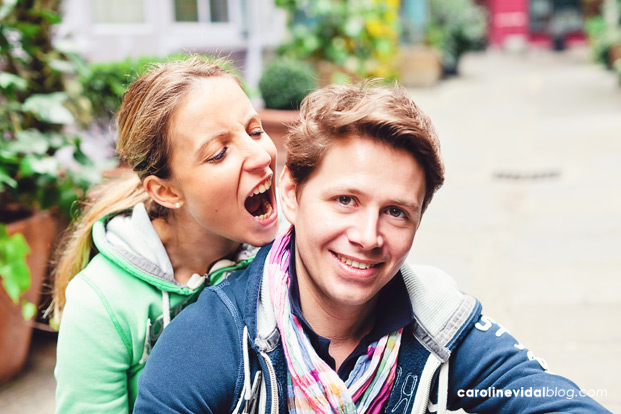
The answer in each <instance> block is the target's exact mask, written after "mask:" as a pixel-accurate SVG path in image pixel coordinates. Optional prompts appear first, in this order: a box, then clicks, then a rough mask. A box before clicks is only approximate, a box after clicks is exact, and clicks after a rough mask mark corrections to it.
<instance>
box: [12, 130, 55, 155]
mask: <svg viewBox="0 0 621 414" xmlns="http://www.w3.org/2000/svg"><path fill="white" fill-rule="evenodd" d="M16 137H17V140H15V141H13V142H12V143H11V147H10V148H11V150H12V151H15V152H20V153H23V154H37V155H44V154H45V153H46V152H47V150H48V149H49V148H50V144H49V142H48V139H47V136H46V135H45V134H44V133H42V132H40V131H37V130H36V129H28V130H26V131H19V132H18V133H17V134H16Z"/></svg>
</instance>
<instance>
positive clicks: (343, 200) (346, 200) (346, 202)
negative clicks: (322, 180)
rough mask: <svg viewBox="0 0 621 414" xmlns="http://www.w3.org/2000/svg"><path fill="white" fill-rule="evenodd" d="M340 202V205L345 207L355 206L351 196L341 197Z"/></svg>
mask: <svg viewBox="0 0 621 414" xmlns="http://www.w3.org/2000/svg"><path fill="white" fill-rule="evenodd" d="M338 202H339V204H342V205H344V206H349V205H351V204H353V202H354V199H353V198H351V197H349V196H339V198H338Z"/></svg>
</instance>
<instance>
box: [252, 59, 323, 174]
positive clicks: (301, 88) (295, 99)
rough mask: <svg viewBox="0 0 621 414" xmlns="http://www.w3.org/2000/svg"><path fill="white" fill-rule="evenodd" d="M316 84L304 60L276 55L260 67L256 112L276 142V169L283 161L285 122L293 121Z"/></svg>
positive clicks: (287, 123) (280, 166)
mask: <svg viewBox="0 0 621 414" xmlns="http://www.w3.org/2000/svg"><path fill="white" fill-rule="evenodd" d="M316 87H317V76H316V73H315V72H314V70H313V68H312V67H311V66H310V65H308V64H306V63H304V62H300V61H297V60H293V59H289V58H283V57H279V58H276V59H273V60H272V61H271V62H269V63H268V64H267V65H266V66H265V67H264V68H263V73H262V74H261V79H260V80H259V91H260V93H261V97H262V98H263V102H264V104H265V108H264V109H262V110H261V111H260V112H259V115H260V116H261V122H262V124H263V128H264V129H265V131H266V132H267V133H268V134H269V136H270V138H272V140H273V141H274V144H276V148H277V150H278V154H279V157H278V161H279V164H278V170H279V171H280V169H281V168H282V166H283V165H284V162H285V159H284V154H286V151H285V147H284V137H285V135H286V134H287V126H288V125H290V124H292V123H294V122H295V121H297V119H298V109H299V108H300V103H301V102H302V100H303V99H304V97H305V96H306V95H308V94H309V93H310V92H311V91H313V90H314V89H315V88H316Z"/></svg>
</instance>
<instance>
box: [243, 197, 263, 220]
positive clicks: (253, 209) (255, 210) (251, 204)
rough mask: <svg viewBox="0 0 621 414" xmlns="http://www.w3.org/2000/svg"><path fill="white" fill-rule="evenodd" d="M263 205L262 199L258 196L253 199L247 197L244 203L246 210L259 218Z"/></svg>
mask: <svg viewBox="0 0 621 414" xmlns="http://www.w3.org/2000/svg"><path fill="white" fill-rule="evenodd" d="M262 204H263V201H262V198H261V197H260V196H259V195H256V196H254V197H249V198H247V199H246V202H245V203H244V205H245V207H246V210H248V211H249V212H250V214H252V215H253V216H259V215H260V214H259V213H260V211H259V209H260V208H261V205H262Z"/></svg>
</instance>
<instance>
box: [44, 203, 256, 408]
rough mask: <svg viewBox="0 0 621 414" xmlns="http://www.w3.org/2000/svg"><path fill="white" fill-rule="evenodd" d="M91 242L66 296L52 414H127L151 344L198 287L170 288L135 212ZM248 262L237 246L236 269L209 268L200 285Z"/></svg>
mask: <svg viewBox="0 0 621 414" xmlns="http://www.w3.org/2000/svg"><path fill="white" fill-rule="evenodd" d="M93 241H94V243H95V246H96V248H97V251H98V253H97V255H96V256H95V257H93V259H92V260H91V261H90V263H89V264H88V266H87V267H86V268H85V269H84V270H82V271H81V272H80V273H79V274H78V275H76V276H75V277H74V278H73V280H72V281H71V282H70V283H69V286H68V287H67V290H66V305H65V308H64V310H63V316H62V321H61V325H60V331H59V335H58V346H57V360H56V369H55V371H54V375H55V377H56V381H57V388H56V412H57V413H62V414H68V413H89V414H92V413H107V414H109V413H128V412H131V411H132V409H133V406H134V401H135V399H136V395H137V393H138V386H137V384H138V376H139V375H140V372H142V370H143V368H144V365H145V363H146V360H147V357H148V356H149V354H150V352H151V349H152V347H153V345H154V344H155V341H156V340H157V338H158V337H159V336H160V334H161V333H162V331H163V329H164V327H165V325H167V323H168V321H169V320H168V319H172V318H173V317H174V316H176V315H177V314H178V313H179V312H181V310H182V309H183V308H185V307H186V306H187V305H189V304H190V303H192V302H194V301H195V300H196V298H197V296H198V294H199V293H200V292H201V290H202V288H203V285H204V284H203V283H202V282H203V280H204V278H203V277H199V276H198V275H195V276H194V277H193V278H192V279H191V280H190V281H189V282H188V284H180V283H178V282H177V281H175V280H174V275H173V270H172V265H171V263H170V260H169V258H168V255H167V254H166V250H165V249H164V246H163V245H162V243H161V241H160V239H159V237H158V236H157V233H156V232H155V229H153V226H152V225H151V221H150V219H149V217H148V215H147V212H146V210H145V208H144V205H143V204H138V205H137V206H136V207H134V209H133V210H132V214H131V216H130V215H117V216H114V217H113V218H110V217H108V218H106V219H102V220H100V221H98V222H97V223H96V224H95V226H94V227H93ZM253 255H254V251H252V248H249V247H247V246H244V248H243V249H242V251H241V252H240V253H239V255H238V257H237V259H238V261H237V263H235V262H232V261H229V260H221V261H219V262H217V263H216V264H215V265H214V266H212V268H211V269H210V273H209V275H208V276H209V281H208V283H212V284H213V283H218V282H220V281H221V280H222V279H223V278H224V277H226V275H228V274H229V273H230V272H231V271H234V270H237V269H241V268H244V267H246V266H247V265H248V264H249V263H250V261H251V260H252V257H253ZM164 309H167V311H168V314H169V315H170V318H165V314H166V312H164Z"/></svg>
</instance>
